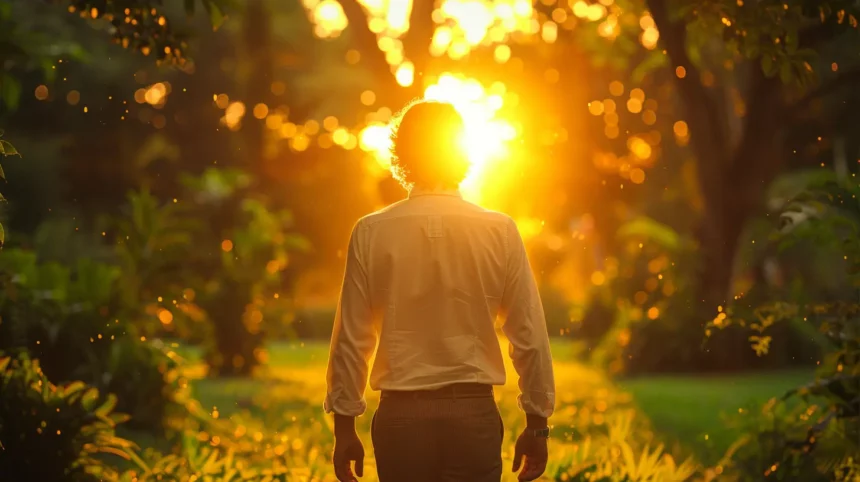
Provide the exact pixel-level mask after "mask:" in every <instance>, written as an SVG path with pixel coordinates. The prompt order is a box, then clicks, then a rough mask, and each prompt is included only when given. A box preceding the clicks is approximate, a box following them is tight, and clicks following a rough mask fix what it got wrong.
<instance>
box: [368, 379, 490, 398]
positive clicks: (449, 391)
mask: <svg viewBox="0 0 860 482" xmlns="http://www.w3.org/2000/svg"><path fill="white" fill-rule="evenodd" d="M492 396H493V386H492V385H488V384H486V383H454V384H451V385H445V386H444V387H441V388H437V389H434V390H383V391H382V394H381V395H380V398H399V399H416V398H422V399H433V398H480V397H492Z"/></svg>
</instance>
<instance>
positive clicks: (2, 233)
mask: <svg viewBox="0 0 860 482" xmlns="http://www.w3.org/2000/svg"><path fill="white" fill-rule="evenodd" d="M4 244H6V230H5V229H3V225H2V224H0V248H2V247H3V245H4Z"/></svg>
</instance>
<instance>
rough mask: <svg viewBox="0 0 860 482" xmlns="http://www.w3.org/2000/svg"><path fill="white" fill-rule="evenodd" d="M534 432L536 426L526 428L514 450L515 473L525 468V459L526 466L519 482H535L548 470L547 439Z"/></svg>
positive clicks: (518, 438) (519, 476) (520, 474)
mask: <svg viewBox="0 0 860 482" xmlns="http://www.w3.org/2000/svg"><path fill="white" fill-rule="evenodd" d="M533 431H534V426H532V427H529V426H526V428H525V429H523V431H522V433H520V436H519V437H517V443H516V446H515V448H514V465H513V469H512V471H513V472H516V471H518V470H520V467H521V466H523V463H522V462H523V458H525V466H524V467H523V470H522V472H520V473H519V474H518V478H519V480H535V479H537V478H538V477H540V476H541V475H542V474H543V472H544V470H546V462H547V459H548V455H547V439H546V438H545V437H539V436H536V435H534V434H533Z"/></svg>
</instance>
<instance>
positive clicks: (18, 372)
mask: <svg viewBox="0 0 860 482" xmlns="http://www.w3.org/2000/svg"><path fill="white" fill-rule="evenodd" d="M115 405H116V397H114V396H112V395H111V396H108V397H107V398H106V399H104V398H103V397H101V396H100V395H99V392H98V390H97V389H95V388H92V387H90V386H88V385H86V384H84V383H82V382H79V381H78V382H72V383H69V384H67V385H61V386H57V385H54V384H53V383H51V381H50V380H48V378H47V377H46V376H45V374H44V373H43V372H42V370H41V368H40V366H39V363H38V361H35V360H31V359H30V358H29V357H28V356H27V355H26V354H21V355H17V356H8V355H4V354H2V353H0V473H2V474H3V476H4V478H5V477H8V478H9V479H10V480H75V481H98V480H104V479H105V478H111V477H115V476H116V472H115V470H114V469H113V468H112V467H111V465H110V464H109V461H110V460H109V458H105V457H103V456H102V454H106V455H109V456H120V457H123V458H126V459H127V458H130V456H131V454H132V449H133V447H134V444H133V443H131V442H129V441H127V440H124V439H122V438H119V437H117V436H116V435H115V427H116V425H117V424H118V423H121V422H123V421H124V420H126V418H127V417H126V416H124V415H120V414H118V413H115V412H114V411H113V410H114V406H115Z"/></svg>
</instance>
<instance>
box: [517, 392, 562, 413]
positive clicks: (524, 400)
mask: <svg viewBox="0 0 860 482" xmlns="http://www.w3.org/2000/svg"><path fill="white" fill-rule="evenodd" d="M517 404H518V405H519V407H520V409H521V410H522V411H523V412H526V413H531V414H534V415H539V416H541V417H546V418H549V417H550V416H551V415H552V413H553V410H554V408H555V393H553V392H528V393H523V394H521V395H520V396H519V397H517Z"/></svg>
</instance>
